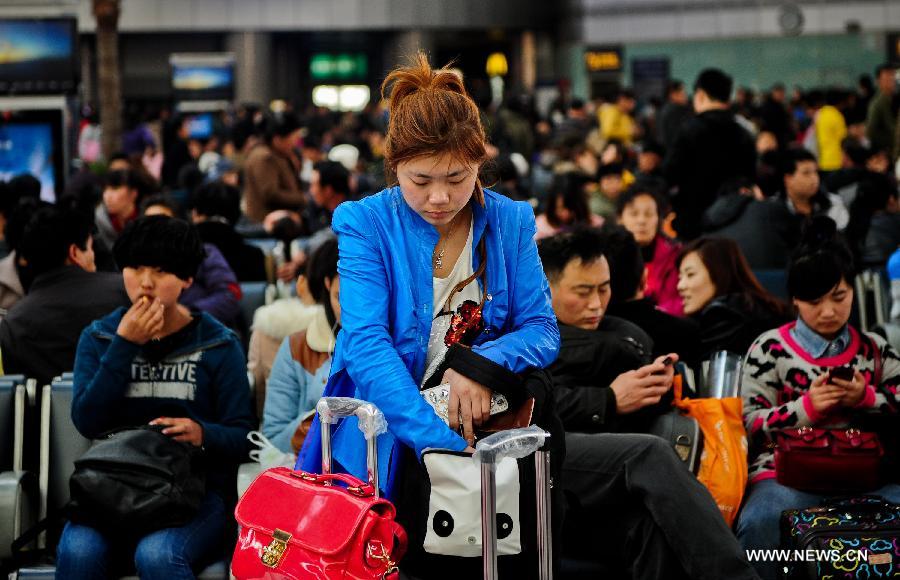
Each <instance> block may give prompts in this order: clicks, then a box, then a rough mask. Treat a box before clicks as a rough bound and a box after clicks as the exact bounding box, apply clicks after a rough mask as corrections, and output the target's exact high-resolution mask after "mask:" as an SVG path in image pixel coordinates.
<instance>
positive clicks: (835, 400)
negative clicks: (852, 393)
mask: <svg viewBox="0 0 900 580" xmlns="http://www.w3.org/2000/svg"><path fill="white" fill-rule="evenodd" d="M845 394H846V391H845V390H844V388H843V387H841V386H838V385H835V384H832V383H831V382H829V374H828V373H822V374H821V375H819V376H817V377H816V378H815V379H813V382H812V385H810V387H809V402H810V403H812V407H813V410H815V412H816V413H819V414H820V415H824V414H825V413H828V412H829V411H831V410H832V408H834V406H835V405H839V404H840V403H841V399H842V398H843V396H844V395H845Z"/></svg>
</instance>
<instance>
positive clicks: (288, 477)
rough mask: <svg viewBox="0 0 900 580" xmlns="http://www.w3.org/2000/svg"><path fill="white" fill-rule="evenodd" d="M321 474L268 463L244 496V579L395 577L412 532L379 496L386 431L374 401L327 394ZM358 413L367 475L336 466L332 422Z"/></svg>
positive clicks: (238, 570) (239, 562)
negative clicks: (381, 440)
mask: <svg viewBox="0 0 900 580" xmlns="http://www.w3.org/2000/svg"><path fill="white" fill-rule="evenodd" d="M316 411H317V412H318V413H319V420H320V423H321V429H322V473H321V474H314V473H306V472H303V471H294V470H292V469H290V468H287V467H276V468H273V469H268V470H266V471H264V472H263V473H262V474H260V475H259V477H257V478H256V479H255V480H254V481H253V483H251V484H250V487H248V488H247V491H246V492H245V493H244V495H243V496H242V497H241V499H240V501H239V502H238V505H237V508H235V518H236V519H237V521H238V524H240V526H241V533H240V537H239V538H238V542H237V545H236V546H235V551H234V558H233V560H232V573H233V574H234V576H235V578H238V579H240V580H245V579H250V578H291V579H297V580H301V579H303V580H305V579H309V578H316V579H319V580H332V579H334V580H337V579H341V580H375V579H383V580H391V579H395V578H397V577H398V574H399V570H398V568H397V562H398V561H399V560H400V558H401V557H402V556H403V553H404V552H405V551H406V543H407V540H406V532H405V531H404V530H403V528H402V527H401V526H400V524H398V523H397V522H396V521H395V516H396V510H395V509H394V505H393V504H392V503H391V502H389V501H387V500H386V499H384V498H381V497H379V490H378V454H377V452H376V451H377V449H376V437H377V436H378V435H379V434H381V433H384V432H385V431H386V430H387V424H386V423H385V420H384V415H383V414H382V413H381V411H379V410H378V409H377V408H376V407H375V406H374V405H372V404H371V403H366V402H363V401H359V400H357V399H349V398H343V397H323V398H322V399H320V400H319V403H318V404H317V405H316ZM351 415H354V416H356V417H357V418H358V419H359V428H360V431H362V432H363V435H364V436H365V438H366V443H367V453H368V469H367V471H368V481H361V480H359V479H357V478H355V477H353V476H352V475H347V474H342V473H332V459H331V425H332V424H334V423H336V422H337V421H338V420H339V419H341V418H343V417H349V416H351Z"/></svg>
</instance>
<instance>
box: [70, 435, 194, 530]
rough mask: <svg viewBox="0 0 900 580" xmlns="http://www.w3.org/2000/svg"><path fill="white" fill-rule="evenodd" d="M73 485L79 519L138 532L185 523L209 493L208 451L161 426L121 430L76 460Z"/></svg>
mask: <svg viewBox="0 0 900 580" xmlns="http://www.w3.org/2000/svg"><path fill="white" fill-rule="evenodd" d="M69 491H70V494H71V501H70V505H69V506H68V508H67V512H68V514H69V516H70V518H71V519H72V521H74V522H76V523H79V524H84V525H88V526H91V527H95V528H98V529H103V530H107V531H112V532H117V533H122V534H128V535H135V536H141V535H145V534H147V533H149V532H152V531H155V530H159V529H162V528H168V527H176V526H182V525H185V524H186V523H188V522H189V521H190V520H191V519H192V518H193V517H194V515H196V513H197V510H198V508H199V507H200V504H201V502H202V501H203V498H204V496H205V494H206V478H205V469H204V468H203V465H202V452H201V451H200V449H199V448H197V447H194V446H193V445H189V444H187V443H181V442H179V441H175V440H174V439H172V438H171V437H169V436H168V435H164V434H163V433H162V428H161V427H157V426H143V427H138V428H133V429H124V430H121V431H116V432H113V433H111V434H108V435H107V436H106V437H104V438H102V439H100V440H98V441H97V442H95V443H94V445H93V446H92V447H91V448H90V449H89V450H88V451H87V452H86V453H85V454H84V455H82V456H81V457H80V458H79V459H78V460H76V461H75V471H74V472H73V473H72V477H71V478H70V480H69Z"/></svg>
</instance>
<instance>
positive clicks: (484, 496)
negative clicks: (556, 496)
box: [473, 425, 553, 580]
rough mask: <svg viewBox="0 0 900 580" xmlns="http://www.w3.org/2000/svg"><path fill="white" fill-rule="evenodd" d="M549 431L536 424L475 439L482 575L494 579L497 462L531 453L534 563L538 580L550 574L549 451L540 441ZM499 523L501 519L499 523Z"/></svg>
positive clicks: (495, 573) (544, 578) (548, 577)
mask: <svg viewBox="0 0 900 580" xmlns="http://www.w3.org/2000/svg"><path fill="white" fill-rule="evenodd" d="M548 437H550V434H549V433H547V432H546V431H544V430H543V429H541V428H540V427H538V426H536V425H532V426H531V427H525V428H521V429H510V430H509V431H500V432H499V433H495V434H493V435H491V436H489V437H486V438H484V439H482V440H481V441H479V442H478V444H477V445H476V446H475V455H474V456H473V459H474V460H475V462H476V463H478V464H480V468H481V537H482V542H481V549H482V561H483V567H484V579H485V580H496V579H497V527H498V518H497V495H496V490H497V486H496V471H497V464H499V463H500V461H502V460H503V459H504V458H507V457H509V458H513V459H521V458H524V457H527V456H529V455H534V463H535V488H536V489H535V492H536V493H535V495H536V498H537V501H536V513H537V523H538V525H537V547H538V566H539V574H540V578H541V580H552V578H553V553H552V551H553V547H552V546H553V543H552V538H551V513H550V475H549V471H550V452H549V451H546V450H545V449H544V443H545V441H546V439H547V438H548ZM500 525H501V526H502V523H500Z"/></svg>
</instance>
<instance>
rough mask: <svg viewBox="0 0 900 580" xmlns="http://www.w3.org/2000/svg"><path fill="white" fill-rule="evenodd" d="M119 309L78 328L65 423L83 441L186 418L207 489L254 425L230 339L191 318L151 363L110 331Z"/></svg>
mask: <svg viewBox="0 0 900 580" xmlns="http://www.w3.org/2000/svg"><path fill="white" fill-rule="evenodd" d="M124 314H125V309H124V308H119V309H117V310H115V311H114V312H112V313H111V314H109V315H108V316H106V317H104V318H101V319H99V320H96V321H94V322H93V323H92V324H91V325H90V326H88V327H87V328H86V329H84V331H83V332H82V333H81V338H80V340H79V341H78V350H77V352H76V355H75V380H74V391H73V399H72V421H73V423H74V424H75V427H76V428H77V429H78V431H79V432H80V433H81V434H82V435H84V436H85V437H88V438H91V439H93V438H96V437H98V436H99V435H101V434H103V433H105V432H107V431H111V430H113V429H119V428H123V427H132V426H135V425H143V424H146V423H148V422H149V421H152V420H153V419H155V418H157V417H161V416H166V417H190V418H191V419H193V420H194V421H196V422H197V423H199V424H200V425H201V426H202V427H203V447H204V449H205V450H206V452H207V453H208V455H209V459H210V461H209V465H210V474H209V475H210V477H209V483H210V486H211V487H212V488H214V489H219V490H221V489H222V488H221V486H222V485H224V482H225V481H226V479H225V477H226V475H227V474H228V473H229V472H231V471H233V470H234V469H235V468H236V467H237V465H238V464H239V463H240V462H241V460H242V459H243V458H244V457H245V455H246V454H247V448H248V442H247V433H249V432H250V430H251V429H253V427H254V423H255V421H254V419H253V416H252V414H251V411H250V388H249V384H248V382H247V370H246V363H245V359H244V353H243V351H242V349H241V344H240V341H239V340H238V338H237V336H236V335H235V334H234V333H233V332H232V331H230V330H228V329H227V328H225V327H224V326H223V325H222V324H221V323H219V322H218V321H216V320H215V319H214V318H213V317H211V316H210V315H208V314H205V313H197V312H192V314H193V315H194V316H199V317H200V319H199V322H198V323H197V324H196V325H194V326H193V327H191V328H190V329H189V330H188V331H187V332H186V334H185V336H183V337H181V341H180V342H179V343H178V344H176V345H175V348H174V350H172V351H171V352H170V353H169V354H167V355H166V356H165V357H163V358H162V360H160V361H158V362H151V361H149V360H147V358H146V357H145V356H144V354H145V352H144V348H143V347H142V346H140V345H137V344H135V343H133V342H129V341H128V340H125V339H124V338H122V337H121V336H119V335H117V334H116V329H117V328H118V326H119V322H120V321H121V320H122V316H124Z"/></svg>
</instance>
